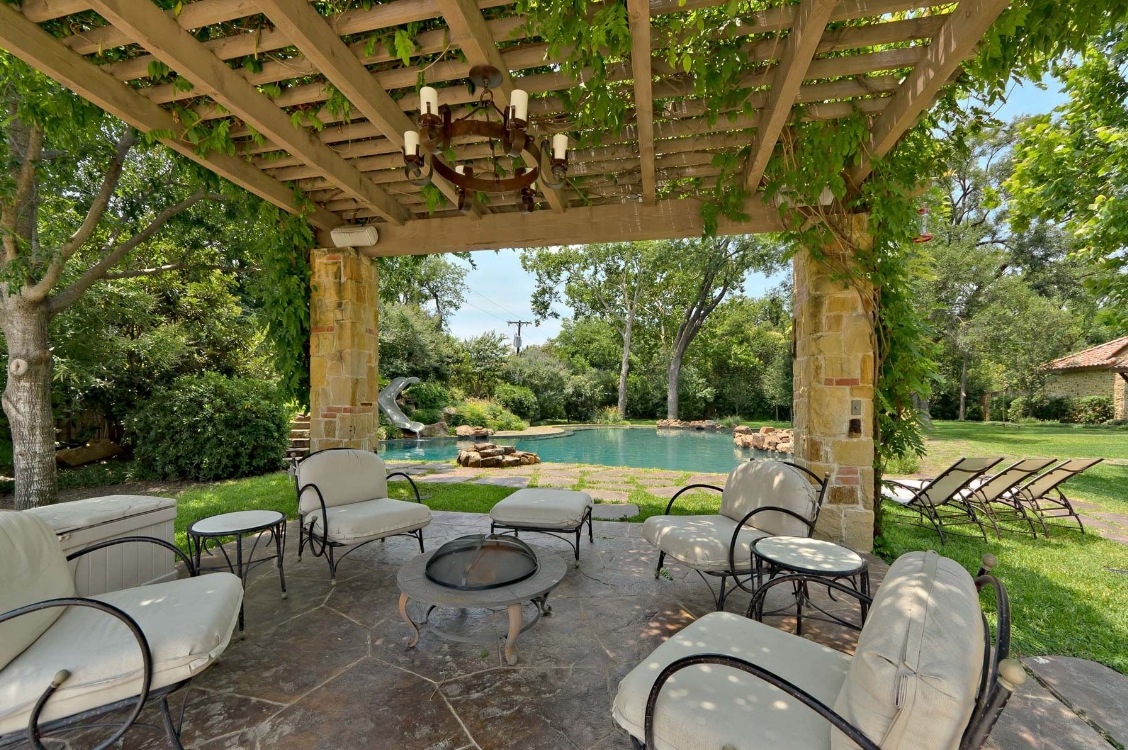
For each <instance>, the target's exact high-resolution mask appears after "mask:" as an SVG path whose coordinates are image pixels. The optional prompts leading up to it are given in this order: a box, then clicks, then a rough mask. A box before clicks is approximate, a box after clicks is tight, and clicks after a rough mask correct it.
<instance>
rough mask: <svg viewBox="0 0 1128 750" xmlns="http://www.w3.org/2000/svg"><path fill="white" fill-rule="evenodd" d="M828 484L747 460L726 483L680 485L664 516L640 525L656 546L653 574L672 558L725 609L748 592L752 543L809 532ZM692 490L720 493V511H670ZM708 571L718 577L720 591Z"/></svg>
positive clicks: (785, 466) (792, 467)
mask: <svg viewBox="0 0 1128 750" xmlns="http://www.w3.org/2000/svg"><path fill="white" fill-rule="evenodd" d="M826 486H827V480H826V478H820V477H819V476H818V475H817V474H815V473H814V472H812V471H811V470H810V469H807V468H806V467H803V466H800V465H799V464H796V463H792V462H790V461H746V462H744V463H741V464H739V465H738V466H737V467H736V468H735V469H733V470H732V472H731V473H730V474H729V476H728V480H727V481H726V482H725V486H724V487H717V486H716V485H712V484H691V485H689V486H687V487H683V488H681V489H680V490H678V492H677V493H676V494H675V495H674V496H673V497H672V498H670V502H669V503H668V504H667V505H666V514H665V515H661V516H651V517H650V518H648V519H646V521H645V522H644V523H643V526H642V536H643V538H644V539H646V540H647V541H648V542H650V543H651V544H653V545H654V546H655V547H657V548H658V564H657V565H656V566H655V568H654V577H655V578H657V577H658V576H659V575H661V571H662V568H663V566H664V565H665V562H666V558H667V557H671V558H673V559H674V560H676V561H677V562H679V563H681V564H682V565H685V566H687V567H689V568H691V569H692V570H694V572H696V573H697V574H698V575H699V576H701V580H703V581H704V582H705V585H706V586H708V587H709V592H710V593H711V594H712V595H713V601H714V604H715V605H716V607H717V610H718V611H720V610H723V609H724V607H725V600H726V598H727V597H728V596H729V594H731V593H732V592H733V591H735V590H736V589H737V588H741V589H744V590H745V591H749V592H751V589H750V588H749V587H748V586H747V585H746V582H747V581H746V579H747V578H748V577H750V576H751V574H752V542H754V541H756V540H757V539H759V538H761V537H765V536H772V535H775V536H782V535H786V536H803V537H807V536H810V535H811V533H812V532H813V531H814V528H815V522H816V521H817V520H818V515H819V509H820V508H821V507H822V502H823V498H824V496H825V495H826ZM694 489H708V490H713V491H715V492H720V493H721V507H720V510H719V512H718V513H715V514H709V515H695V516H688V515H686V516H682V515H670V511H671V510H672V509H673V507H674V503H676V502H677V500H678V498H679V497H681V496H682V495H683V494H685V493H686V492H688V491H690V490H694ZM706 575H709V576H714V577H717V578H720V591H719V593H717V592H714V591H713V587H712V585H710V583H709V579H707V578H705V576H706ZM742 577H743V578H744V579H745V580H742ZM730 578H731V579H732V584H731V585H730V584H729V579H730Z"/></svg>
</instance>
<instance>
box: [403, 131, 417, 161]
mask: <svg viewBox="0 0 1128 750" xmlns="http://www.w3.org/2000/svg"><path fill="white" fill-rule="evenodd" d="M418 151H419V131H418V130H408V131H405V132H404V134H403V152H404V154H406V155H407V156H414V155H415V154H416V153H417V152H418Z"/></svg>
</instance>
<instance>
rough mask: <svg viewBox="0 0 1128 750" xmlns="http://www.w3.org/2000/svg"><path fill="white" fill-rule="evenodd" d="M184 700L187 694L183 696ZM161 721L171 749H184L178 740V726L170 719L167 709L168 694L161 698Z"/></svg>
mask: <svg viewBox="0 0 1128 750" xmlns="http://www.w3.org/2000/svg"><path fill="white" fill-rule="evenodd" d="M184 700H188V696H187V695H185V696H184ZM160 709H161V723H162V724H163V725H164V730H165V734H166V735H167V736H168V744H169V745H171V746H172V748H173V750H184V745H183V744H181V742H180V727H178V726H176V722H174V721H173V720H172V711H171V710H169V706H168V696H167V695H166V696H164V697H162V698H161V703H160Z"/></svg>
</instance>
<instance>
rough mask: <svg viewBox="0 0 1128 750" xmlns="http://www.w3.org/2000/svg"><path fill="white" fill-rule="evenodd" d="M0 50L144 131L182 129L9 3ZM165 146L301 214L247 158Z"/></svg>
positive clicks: (321, 219)
mask: <svg viewBox="0 0 1128 750" xmlns="http://www.w3.org/2000/svg"><path fill="white" fill-rule="evenodd" d="M0 47H3V48H4V49H6V50H8V51H9V52H11V53H12V54H13V55H15V56H16V57H18V58H20V59H21V60H23V61H24V62H26V63H27V64H28V65H31V66H32V67H34V68H36V69H38V70H40V71H42V72H43V73H45V74H47V75H48V76H50V77H51V78H53V79H55V80H56V81H58V82H59V83H61V84H62V85H63V86H66V87H67V88H69V89H70V90H71V91H73V92H75V93H76V94H78V95H79V96H81V97H83V98H85V99H88V100H89V101H91V102H93V103H94V104H96V105H98V106H99V107H101V108H102V109H104V110H106V111H107V112H109V113H110V114H111V115H114V116H115V117H118V118H119V119H121V120H124V121H125V122H127V123H129V124H130V125H132V126H133V127H135V128H137V129H138V130H140V131H142V132H144V133H150V132H153V131H158V132H161V131H167V132H170V133H178V132H180V131H182V130H183V127H182V126H181V125H180V123H178V122H177V121H176V120H175V119H173V117H172V115H171V114H169V113H168V112H166V111H165V110H163V109H161V107H159V106H157V105H156V104H153V103H152V102H150V101H149V100H148V99H146V98H145V97H144V96H142V95H141V94H139V93H137V92H136V91H134V90H133V89H132V88H130V87H129V86H128V85H126V84H124V83H122V82H121V81H118V80H117V79H116V78H114V77H113V76H111V75H110V74H109V73H107V72H105V71H104V70H101V69H100V68H99V67H98V66H96V65H94V64H93V63H91V62H89V61H87V60H85V59H83V58H82V57H81V56H80V55H78V54H77V53H75V52H72V51H70V50H69V49H67V48H66V47H65V46H63V44H62V43H61V42H59V41H58V40H57V39H55V38H54V37H53V36H51V35H50V34H48V33H47V32H45V31H43V29H41V28H39V26H37V25H36V24H34V23H32V22H31V21H29V20H28V19H27V18H25V17H24V16H23V15H22V14H21V13H20V12H19V11H18V10H17V9H16V8H15V7H14V6H11V5H8V4H6V3H0ZM161 142H162V143H164V144H165V145H166V146H168V147H169V148H171V149H172V150H174V151H176V152H177V153H179V154H182V155H184V156H186V157H188V158H189V159H191V160H192V161H194V162H196V163H197V164H200V165H202V166H204V167H206V168H208V169H210V170H211V171H213V172H215V173H216V174H218V175H219V176H220V177H223V178H224V179H227V180H230V181H231V182H233V183H235V184H236V185H238V186H239V187H241V188H244V189H245V190H249V191H250V192H252V193H254V194H255V195H257V196H259V197H260V198H262V199H264V200H267V201H269V202H271V203H273V204H274V205H276V206H278V207H279V208H282V209H284V210H286V211H289V212H290V213H300V212H301V209H300V208H299V207H298V206H296V205H295V203H294V191H293V190H292V189H291V188H289V187H287V186H286V185H283V184H282V183H281V182H279V181H278V180H276V179H274V178H273V177H271V176H269V175H268V174H266V173H265V172H263V171H262V170H260V169H258V168H257V167H255V166H253V165H252V164H249V163H248V162H246V161H244V160H243V159H240V158H238V157H235V156H228V155H227V154H222V153H219V152H215V151H213V152H212V153H210V154H208V155H207V156H201V155H200V154H199V153H197V152H196V149H195V147H194V146H193V145H192V144H190V143H186V142H184V141H181V140H179V139H178V138H176V137H171V138H161ZM308 218H309V220H310V223H312V224H313V225H314V226H316V227H318V228H320V229H331V228H333V227H335V226H338V225H339V224H341V223H342V222H341V219H340V217H338V216H337V215H336V214H333V213H330V212H329V211H327V210H325V209H324V208H322V207H320V206H319V207H317V209H316V210H315V211H314V212H313V213H311V214H310V215H309V217H308Z"/></svg>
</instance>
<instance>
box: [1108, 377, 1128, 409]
mask: <svg viewBox="0 0 1128 750" xmlns="http://www.w3.org/2000/svg"><path fill="white" fill-rule="evenodd" d="M1125 377H1126V376H1125V375H1122V374H1120V373H1118V372H1117V373H1113V378H1114V379H1113V381H1112V406H1113V409H1114V410H1115V418H1116V419H1128V380H1125Z"/></svg>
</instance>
